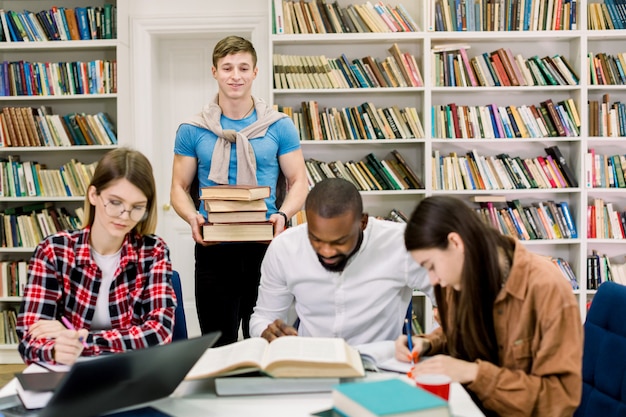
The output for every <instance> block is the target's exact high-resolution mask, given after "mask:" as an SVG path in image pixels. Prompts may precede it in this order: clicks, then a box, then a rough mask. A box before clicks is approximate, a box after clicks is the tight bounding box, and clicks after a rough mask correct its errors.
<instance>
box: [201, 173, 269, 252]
mask: <svg viewBox="0 0 626 417" xmlns="http://www.w3.org/2000/svg"><path fill="white" fill-rule="evenodd" d="M269 196H270V187H268V186H262V185H214V186H210V187H202V189H201V192H200V200H201V201H202V203H203V204H204V207H205V209H206V212H207V220H208V222H207V223H205V224H204V225H203V227H202V233H203V239H204V241H205V242H262V241H270V240H272V238H273V237H274V227H273V225H272V223H271V222H269V221H267V220H266V213H267V206H266V205H265V201H264V200H263V199H264V198H267V197H269Z"/></svg>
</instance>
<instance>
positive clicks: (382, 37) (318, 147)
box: [268, 0, 626, 330]
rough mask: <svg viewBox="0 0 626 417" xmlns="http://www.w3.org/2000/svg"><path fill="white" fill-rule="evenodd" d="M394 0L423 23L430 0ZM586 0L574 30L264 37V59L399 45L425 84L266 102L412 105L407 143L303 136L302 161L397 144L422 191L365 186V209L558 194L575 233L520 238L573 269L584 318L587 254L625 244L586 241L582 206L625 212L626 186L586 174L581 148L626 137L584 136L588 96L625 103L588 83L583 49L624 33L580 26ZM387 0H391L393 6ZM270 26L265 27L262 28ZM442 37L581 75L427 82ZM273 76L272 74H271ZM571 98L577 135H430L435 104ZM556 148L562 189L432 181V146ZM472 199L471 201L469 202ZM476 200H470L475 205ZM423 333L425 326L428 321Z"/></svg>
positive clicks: (624, 96) (620, 93) (618, 88)
mask: <svg viewBox="0 0 626 417" xmlns="http://www.w3.org/2000/svg"><path fill="white" fill-rule="evenodd" d="M430 1H431V0H425V1H410V2H401V3H403V4H404V6H405V7H406V8H407V9H408V10H409V12H410V13H411V15H412V16H413V18H414V19H415V20H416V21H417V23H418V24H419V25H420V28H422V29H423V28H426V27H427V22H428V21H429V19H428V11H429V10H430V8H429V7H428V6H429V2H430ZM357 3H358V4H361V3H360V2H354V1H348V0H339V5H341V6H347V5H349V4H357ZM587 3H588V2H587V1H582V2H578V10H579V13H578V20H577V21H578V28H581V29H579V30H572V31H564V30H556V31H525V32H524V31H521V32H520V31H510V32H507V31H498V32H497V33H496V32H487V31H483V32H428V31H420V32H411V33H350V34H290V35H282V34H278V35H277V34H270V36H269V39H270V42H269V59H268V61H270V62H272V59H271V58H272V57H273V55H274V54H283V55H308V56H313V55H316V56H317V55H324V56H326V57H328V58H331V57H332V58H337V57H339V56H341V54H346V55H347V57H348V58H349V59H350V60H351V59H354V58H363V57H365V56H367V55H370V56H372V57H378V58H384V57H386V56H388V52H387V49H388V48H389V47H390V46H391V45H392V44H393V43H397V44H398V45H399V47H400V49H401V50H403V51H407V52H410V53H412V54H413V55H414V56H415V58H416V60H417V61H418V65H419V66H420V71H421V73H422V77H423V79H424V84H425V85H424V86H423V87H412V88H354V89H338V90H332V89H320V90H317V89H306V90H287V89H276V88H275V89H273V90H271V101H272V103H273V104H277V105H281V106H293V107H294V109H296V108H297V109H299V108H300V103H301V102H302V101H305V100H316V101H318V103H319V107H320V108H323V107H346V106H355V105H359V104H361V103H362V102H364V101H371V102H373V103H374V104H375V105H376V106H377V107H379V106H388V105H393V104H397V105H402V106H413V107H416V108H417V110H418V113H419V115H420V117H421V122H422V125H423V127H424V131H425V134H426V137H425V138H418V139H411V140H354V141H340V142H339V143H334V142H333V141H315V142H313V143H311V141H302V147H303V151H304V155H305V158H315V159H318V160H322V161H326V162H330V161H335V160H338V159H340V160H342V161H345V160H350V159H354V160H358V159H361V158H362V157H363V156H365V154H366V153H368V152H374V153H375V154H376V155H377V156H384V155H385V154H386V153H388V152H389V151H390V150H392V149H398V150H399V151H400V152H401V153H402V154H403V155H404V157H405V158H406V159H407V161H408V162H409V164H411V166H412V167H413V168H414V169H416V171H417V173H418V175H419V176H420V177H421V178H422V179H423V182H424V183H425V189H424V190H413V191H410V192H408V191H385V192H363V193H362V195H363V199H364V203H365V208H366V210H368V211H369V212H370V213H371V214H375V215H386V214H387V213H388V211H389V210H390V209H392V208H399V209H402V210H403V211H405V212H407V214H409V213H410V212H411V210H412V209H413V208H414V207H415V205H416V204H417V203H418V201H419V200H420V199H421V198H423V197H424V196H430V195H440V194H445V195H454V196H456V197H458V198H460V199H462V200H466V201H467V202H468V203H469V202H470V198H471V197H472V196H475V195H481V194H489V195H491V194H496V195H504V196H506V198H507V200H512V199H519V200H520V201H521V202H522V204H527V203H533V202H540V201H546V200H554V201H557V202H558V201H566V202H567V203H568V205H569V207H570V210H571V213H572V216H573V219H574V222H575V224H576V228H577V231H578V235H579V238H577V239H557V240H534V241H524V244H527V245H528V247H529V248H530V250H532V251H535V252H538V253H540V254H543V255H548V256H554V257H562V258H564V259H565V260H567V261H568V262H569V264H570V265H571V267H572V268H573V270H574V272H575V274H576V276H577V278H578V282H579V285H580V289H579V290H575V291H574V294H575V295H576V296H577V298H578V300H579V305H580V312H581V317H582V318H583V320H584V317H585V314H586V308H587V302H588V301H589V300H590V299H591V298H593V295H594V294H595V291H594V290H592V289H588V288H587V286H586V281H587V280H586V275H587V269H586V262H587V256H589V255H591V253H592V250H597V251H598V253H600V254H603V253H606V254H607V255H608V256H609V257H616V256H621V255H624V254H626V241H625V240H623V239H620V240H612V239H611V240H608V239H587V238H586V236H587V227H588V222H587V205H588V204H590V203H591V202H592V201H593V199H594V198H603V199H605V201H607V202H612V203H613V204H614V205H616V206H617V209H619V210H621V211H624V210H626V189H619V188H617V189H596V188H587V187H586V184H585V182H584V178H585V155H586V153H587V152H588V150H589V149H590V148H595V149H596V150H597V151H598V152H599V153H604V154H611V155H613V154H626V140H625V139H626V138H624V137H619V138H613V137H612V138H604V137H602V138H598V137H590V136H589V110H588V106H587V102H588V100H598V101H602V95H603V94H606V93H608V94H609V95H610V100H611V103H612V102H614V101H619V100H621V101H622V102H624V101H625V100H626V86H624V85H591V83H590V82H588V65H587V54H588V53H589V52H593V53H600V52H605V53H610V54H616V53H618V52H624V51H626V46H625V45H626V42H625V41H626V31H624V30H614V31H596V30H586V29H585V22H586V20H587V10H586V8H587ZM391 5H392V6H393V5H395V3H391ZM268 10H269V11H270V12H269V15H270V19H272V12H271V10H272V1H271V0H270V1H268ZM270 27H271V25H270ZM442 44H465V45H469V46H470V49H468V55H470V57H472V56H475V55H477V54H482V53H489V52H492V51H495V50H497V49H498V48H502V47H504V48H509V49H511V51H512V52H513V54H514V55H516V54H522V56H523V57H524V58H529V57H531V56H534V55H538V56H539V57H543V56H546V55H550V56H553V55H555V54H559V55H562V56H564V57H565V58H566V59H567V60H568V61H569V62H570V63H571V64H572V65H573V67H574V68H575V70H576V71H577V72H578V75H579V77H580V82H579V84H578V85H567V86H520V87H439V86H435V85H434V82H433V68H434V65H433V64H434V62H433V60H434V54H432V53H431V51H432V49H433V48H434V47H436V46H438V45H442ZM270 82H271V83H273V75H272V78H271V79H270ZM569 98H571V99H573V100H574V102H575V103H576V106H577V109H578V112H579V115H580V118H581V134H580V136H576V137H543V138H532V139H443V138H439V137H436V136H434V135H433V131H434V129H433V122H432V118H431V108H432V106H434V105H446V104H449V103H456V104H459V105H473V106H475V105H487V104H491V103H494V104H497V105H501V106H508V105H515V106H520V105H524V104H526V105H530V104H535V105H538V104H539V103H540V102H541V101H544V100H546V99H552V100H553V101H554V102H555V103H556V102H557V101H560V100H565V99H569ZM552 145H557V146H558V147H559V149H560V150H561V152H562V153H563V155H564V156H565V158H566V159H567V162H568V164H569V165H570V167H571V168H572V169H573V171H574V173H575V175H576V178H577V180H578V182H579V186H578V187H575V188H563V189H525V190H463V191H443V190H438V189H434V188H433V181H432V180H433V178H432V172H433V167H432V164H433V162H432V156H433V153H434V152H435V151H439V152H440V154H441V155H444V154H448V153H450V152H457V153H458V154H465V153H466V152H470V151H471V150H473V149H476V150H477V152H478V153H479V154H480V155H496V154H499V153H503V152H504V153H508V154H510V155H512V156H522V157H526V158H528V157H536V156H538V155H545V151H544V148H546V147H548V146H552ZM472 204H474V205H475V203H472ZM475 206H476V207H477V205H475ZM427 330H428V326H427Z"/></svg>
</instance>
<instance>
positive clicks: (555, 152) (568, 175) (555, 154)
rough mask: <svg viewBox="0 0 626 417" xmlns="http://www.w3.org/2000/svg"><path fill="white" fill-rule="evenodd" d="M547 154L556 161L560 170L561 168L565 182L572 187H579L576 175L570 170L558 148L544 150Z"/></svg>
mask: <svg viewBox="0 0 626 417" xmlns="http://www.w3.org/2000/svg"><path fill="white" fill-rule="evenodd" d="M544 149H545V151H546V153H547V154H548V155H550V156H551V157H552V159H554V161H555V162H556V163H557V164H559V168H561V172H562V173H563V176H564V177H565V181H567V183H568V184H569V186H570V187H578V181H577V180H576V175H574V172H573V171H572V169H571V168H570V166H569V164H568V163H567V160H566V159H565V158H564V157H563V154H562V153H561V150H560V149H559V147H558V146H556V145H554V146H550V147H548V148H544Z"/></svg>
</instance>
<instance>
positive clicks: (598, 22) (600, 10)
mask: <svg viewBox="0 0 626 417" xmlns="http://www.w3.org/2000/svg"><path fill="white" fill-rule="evenodd" d="M587 27H588V28H589V29H591V30H613V29H626V2H625V1H624V0H604V2H601V3H588V4H587Z"/></svg>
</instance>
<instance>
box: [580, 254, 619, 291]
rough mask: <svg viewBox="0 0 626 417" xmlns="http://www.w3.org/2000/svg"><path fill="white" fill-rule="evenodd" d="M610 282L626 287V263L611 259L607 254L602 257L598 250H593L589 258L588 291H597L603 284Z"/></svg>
mask: <svg viewBox="0 0 626 417" xmlns="http://www.w3.org/2000/svg"><path fill="white" fill-rule="evenodd" d="M620 258H622V257H620ZM609 281H612V282H617V283H618V284H621V285H626V261H625V260H624V259H618V258H613V259H611V258H609V257H608V256H607V255H606V254H602V255H600V254H598V251H597V250H595V249H594V250H592V251H591V255H589V256H587V289H589V290H597V289H598V287H599V286H600V285H601V284H602V283H604V282H609Z"/></svg>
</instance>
